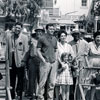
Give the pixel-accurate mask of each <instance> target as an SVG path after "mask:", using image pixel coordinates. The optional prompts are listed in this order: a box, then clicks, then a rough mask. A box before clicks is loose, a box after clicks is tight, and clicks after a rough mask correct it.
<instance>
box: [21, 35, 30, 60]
mask: <svg viewBox="0 0 100 100" xmlns="http://www.w3.org/2000/svg"><path fill="white" fill-rule="evenodd" d="M23 42H24V51H23V59H24V57H25V55H26V53H27V52H28V50H29V45H28V37H27V36H25V37H24V41H23ZM23 59H22V61H23Z"/></svg>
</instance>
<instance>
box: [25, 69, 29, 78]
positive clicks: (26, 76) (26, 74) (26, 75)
mask: <svg viewBox="0 0 100 100" xmlns="http://www.w3.org/2000/svg"><path fill="white" fill-rule="evenodd" d="M25 79H26V80H28V73H27V70H25Z"/></svg>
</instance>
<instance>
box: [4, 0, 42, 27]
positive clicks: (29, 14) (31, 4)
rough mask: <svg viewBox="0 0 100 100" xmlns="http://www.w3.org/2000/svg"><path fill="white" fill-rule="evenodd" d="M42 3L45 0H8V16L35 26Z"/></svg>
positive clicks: (6, 9)
mask: <svg viewBox="0 0 100 100" xmlns="http://www.w3.org/2000/svg"><path fill="white" fill-rule="evenodd" d="M42 5H43V0H15V1H14V0H6V2H5V12H6V14H7V17H9V16H10V17H13V18H14V19H15V21H20V22H23V23H28V24H30V25H31V26H33V25H35V24H36V22H37V21H38V17H37V15H38V14H39V11H40V9H41V7H42Z"/></svg>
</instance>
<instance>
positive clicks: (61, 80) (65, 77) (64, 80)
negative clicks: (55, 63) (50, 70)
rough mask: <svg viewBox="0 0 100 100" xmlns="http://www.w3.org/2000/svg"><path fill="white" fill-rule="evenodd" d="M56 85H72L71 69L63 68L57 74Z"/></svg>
mask: <svg viewBox="0 0 100 100" xmlns="http://www.w3.org/2000/svg"><path fill="white" fill-rule="evenodd" d="M56 85H73V77H72V73H71V70H69V69H67V68H66V69H65V70H63V71H62V72H61V73H59V74H57V78H56Z"/></svg>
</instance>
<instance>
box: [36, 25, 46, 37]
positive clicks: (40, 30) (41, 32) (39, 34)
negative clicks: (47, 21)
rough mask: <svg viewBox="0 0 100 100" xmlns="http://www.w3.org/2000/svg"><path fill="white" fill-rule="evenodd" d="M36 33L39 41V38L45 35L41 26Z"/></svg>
mask: <svg viewBox="0 0 100 100" xmlns="http://www.w3.org/2000/svg"><path fill="white" fill-rule="evenodd" d="M35 32H36V37H37V39H39V37H41V36H42V35H44V34H45V30H44V29H43V27H41V26H39V27H38V28H36V29H35Z"/></svg>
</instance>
